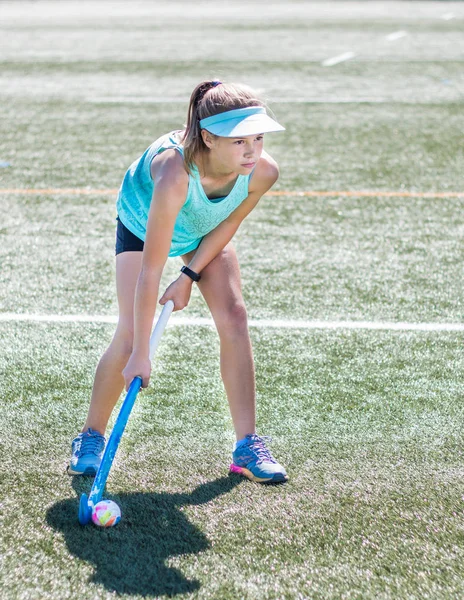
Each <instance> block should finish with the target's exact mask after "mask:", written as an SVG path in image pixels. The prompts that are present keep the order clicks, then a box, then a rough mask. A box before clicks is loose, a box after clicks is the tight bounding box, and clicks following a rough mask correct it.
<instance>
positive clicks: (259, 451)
mask: <svg viewBox="0 0 464 600" xmlns="http://www.w3.org/2000/svg"><path fill="white" fill-rule="evenodd" d="M251 440H252V441H251V443H250V444H249V446H248V447H249V448H250V450H251V452H253V453H254V454H256V456H257V457H258V462H270V463H274V464H276V463H277V461H276V459H275V458H274V457H273V456H272V454H271V453H270V451H269V450H268V449H267V448H266V446H265V442H269V443H270V442H271V441H272V438H271V437H269V436H268V435H266V436H262V437H260V436H259V435H254V436H253V437H252V438H251Z"/></svg>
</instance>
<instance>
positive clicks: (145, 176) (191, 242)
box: [116, 131, 251, 256]
mask: <svg viewBox="0 0 464 600" xmlns="http://www.w3.org/2000/svg"><path fill="white" fill-rule="evenodd" d="M181 133H182V132H180V131H173V132H171V133H168V134H166V135H163V136H162V137H160V138H159V139H157V140H156V141H155V142H153V144H152V145H151V146H150V147H149V148H147V150H146V151H145V152H144V153H143V154H142V156H141V157H140V158H139V159H137V160H136V161H135V162H134V163H132V165H131V166H130V167H129V169H128V171H127V173H126V175H125V176H124V179H123V182H122V184H121V187H120V189H119V194H118V200H117V203H116V209H117V211H118V216H119V219H120V220H121V222H122V223H123V225H125V226H126V227H127V229H129V231H131V232H132V233H133V234H134V235H135V236H137V237H138V238H140V239H141V240H143V241H145V235H146V231H147V220H148V211H149V210H150V203H151V199H152V196H153V189H154V183H153V179H152V177H151V173H150V166H151V161H152V160H153V159H154V158H155V156H156V155H157V154H160V153H161V152H164V150H167V149H169V148H174V149H175V150H177V151H178V152H180V154H182V156H183V153H184V150H183V147H182V144H181V141H180V139H181ZM250 177H251V174H250V175H239V176H238V177H237V181H236V182H235V185H234V187H233V189H232V191H231V192H230V194H229V195H228V196H225V197H224V198H218V199H215V200H209V199H208V197H207V196H206V194H205V191H204V189H203V186H202V185H201V182H200V173H199V172H198V169H197V168H196V167H194V168H193V169H192V174H190V175H189V183H188V192H187V198H186V200H185V203H184V205H183V206H182V208H181V210H180V212H179V214H178V216H177V219H176V222H175V226H174V233H173V236H172V242H171V249H170V251H169V256H180V255H181V254H185V253H186V252H190V251H191V250H195V249H196V248H197V247H198V246H199V244H200V242H201V240H202V238H203V237H204V236H205V235H206V234H207V233H209V232H210V231H212V230H213V229H214V228H215V227H217V226H218V225H219V223H222V221H224V220H225V219H227V217H228V216H229V215H230V214H231V213H232V212H233V211H234V210H235V209H236V208H237V206H239V205H240V204H241V203H242V202H243V201H244V200H245V198H246V197H247V196H248V184H249V180H250Z"/></svg>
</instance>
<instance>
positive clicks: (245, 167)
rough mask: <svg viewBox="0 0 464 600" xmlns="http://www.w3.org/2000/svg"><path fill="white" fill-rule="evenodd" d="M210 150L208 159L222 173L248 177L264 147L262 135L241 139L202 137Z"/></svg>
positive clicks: (209, 135)
mask: <svg viewBox="0 0 464 600" xmlns="http://www.w3.org/2000/svg"><path fill="white" fill-rule="evenodd" d="M203 139H204V142H205V144H206V145H207V147H208V148H209V150H210V158H211V159H212V160H213V161H214V162H215V164H216V165H217V166H218V167H219V168H220V169H221V170H224V172H231V171H233V172H235V173H238V174H239V175H249V174H250V173H251V171H252V170H253V169H254V168H255V165H256V163H257V162H258V160H259V159H260V156H261V153H262V151H263V145H264V135H263V134H259V135H248V136H246V137H242V138H225V137H218V136H212V135H211V134H208V135H205V136H204V138H203Z"/></svg>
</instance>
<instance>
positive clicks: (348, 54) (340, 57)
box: [321, 52, 356, 67]
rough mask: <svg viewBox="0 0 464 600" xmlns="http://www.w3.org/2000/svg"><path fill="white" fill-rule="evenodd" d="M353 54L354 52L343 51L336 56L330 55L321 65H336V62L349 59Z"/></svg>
mask: <svg viewBox="0 0 464 600" xmlns="http://www.w3.org/2000/svg"><path fill="white" fill-rule="evenodd" d="M355 56H356V54H355V53H354V52H344V53H343V54H339V55H338V56H332V58H327V59H326V60H324V61H323V62H322V63H321V64H322V66H323V67H333V66H334V65H338V63H341V62H345V61H346V60H350V59H351V58H354V57H355Z"/></svg>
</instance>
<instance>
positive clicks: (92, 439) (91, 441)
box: [77, 433, 104, 456]
mask: <svg viewBox="0 0 464 600" xmlns="http://www.w3.org/2000/svg"><path fill="white" fill-rule="evenodd" d="M103 443H104V442H103V436H101V435H99V434H95V433H90V434H89V433H85V434H84V435H83V436H82V437H81V439H80V444H79V447H78V450H77V453H78V455H79V456H82V454H90V453H91V452H93V453H94V454H98V453H99V452H100V451H101V449H102V446H103Z"/></svg>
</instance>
